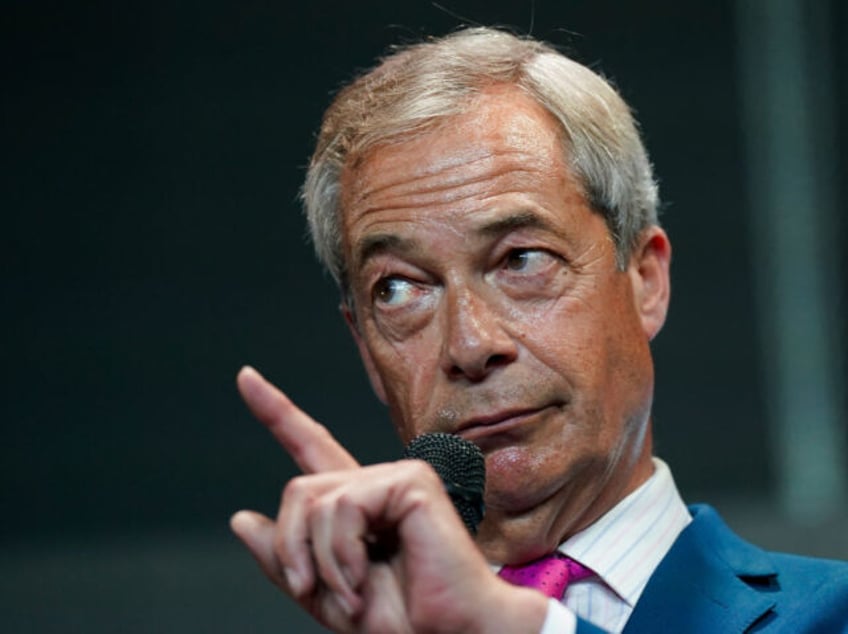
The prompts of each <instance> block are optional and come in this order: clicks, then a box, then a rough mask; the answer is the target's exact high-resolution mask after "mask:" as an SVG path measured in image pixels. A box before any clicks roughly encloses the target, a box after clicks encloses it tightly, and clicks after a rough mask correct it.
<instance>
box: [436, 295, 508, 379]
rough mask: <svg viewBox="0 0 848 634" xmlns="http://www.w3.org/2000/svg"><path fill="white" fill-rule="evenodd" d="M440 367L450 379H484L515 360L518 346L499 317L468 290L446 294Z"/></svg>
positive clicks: (493, 309)
mask: <svg viewBox="0 0 848 634" xmlns="http://www.w3.org/2000/svg"><path fill="white" fill-rule="evenodd" d="M446 299H447V306H446V309H445V323H444V327H445V328H444V341H443V343H442V346H443V349H442V368H443V370H444V372H445V373H446V374H447V375H448V377H449V378H451V379H462V378H464V379H467V380H469V381H472V382H479V381H482V380H484V379H485V378H486V377H487V376H488V375H489V374H491V373H492V372H493V371H494V370H495V369H497V368H499V367H503V366H506V365H509V364H510V363H512V362H513V361H515V360H516V358H517V357H518V346H517V343H516V341H515V340H514V338H513V337H512V336H511V335H510V333H509V332H508V331H507V330H506V329H505V328H504V323H503V322H502V319H503V317H502V316H501V315H499V314H498V312H497V311H496V310H495V307H494V306H492V305H490V303H489V302H488V301H487V299H486V298H484V297H480V296H479V295H477V294H475V293H474V292H473V291H472V290H471V289H467V288H466V289H461V290H455V291H454V292H448V296H447V297H446Z"/></svg>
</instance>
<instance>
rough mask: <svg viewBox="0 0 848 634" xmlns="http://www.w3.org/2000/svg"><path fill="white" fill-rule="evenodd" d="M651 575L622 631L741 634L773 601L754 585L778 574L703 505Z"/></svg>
mask: <svg viewBox="0 0 848 634" xmlns="http://www.w3.org/2000/svg"><path fill="white" fill-rule="evenodd" d="M689 510H690V512H691V513H692V522H691V523H690V524H689V526H687V527H686V528H685V529H684V530H683V532H682V533H681V534H680V536H679V537H678V538H677V541H676V542H675V543H674V545H673V546H672V547H671V550H670V551H669V552H668V554H667V555H666V556H665V558H664V559H663V560H662V562H661V563H660V565H659V566H658V567H657V569H656V570H655V571H654V574H653V575H652V576H651V579H650V580H649V581H648V585H647V586H646V587H645V590H644V592H643V593H642V596H641V598H640V599H639V601H638V603H637V604H636V608H635V609H634V611H633V614H631V615H630V618H629V619H628V621H627V626H626V627H625V628H624V632H625V634H627V633H629V632H653V631H662V630H661V628H662V629H664V630H666V631H670V632H705V631H706V632H730V633H732V632H744V631H746V630H747V629H748V628H749V627H750V626H751V625H752V624H753V623H755V622H756V621H757V620H759V619H760V618H761V617H762V616H763V615H764V614H765V613H767V612H768V611H769V610H770V609H771V608H772V607H773V606H774V601H773V600H771V599H770V598H769V597H768V596H766V595H764V594H762V593H761V592H759V591H758V590H756V589H755V588H754V587H753V586H756V585H759V586H760V587H763V586H765V587H769V586H772V585H773V584H774V578H775V576H776V574H777V571H776V570H775V568H774V566H773V565H772V562H771V560H770V558H769V556H768V555H767V554H766V553H765V552H764V551H762V550H761V549H759V548H757V547H756V546H752V545H751V544H749V543H747V542H745V541H743V540H742V539H740V538H739V537H738V536H736V535H735V534H734V533H733V532H732V531H731V530H730V529H729V528H728V527H727V525H725V523H724V522H723V521H722V520H721V518H719V516H718V514H717V513H716V512H715V510H713V509H712V508H710V507H709V506H705V505H695V506H691V507H689Z"/></svg>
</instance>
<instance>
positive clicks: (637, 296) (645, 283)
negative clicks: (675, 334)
mask: <svg viewBox="0 0 848 634" xmlns="http://www.w3.org/2000/svg"><path fill="white" fill-rule="evenodd" d="M670 264H671V242H669V240H668V236H667V235H666V233H665V231H663V230H662V229H661V228H660V227H656V226H652V227H649V228H647V229H645V231H644V232H643V233H642V236H641V238H640V241H639V246H638V248H637V249H636V250H634V252H633V255H632V256H631V257H630V265H629V268H628V274H629V275H630V281H631V284H632V286H633V300H634V302H635V304H636V312H637V313H638V315H639V318H640V320H641V322H642V330H643V332H644V333H645V335H646V336H647V337H648V339H649V340H651V339H653V338H654V337H655V336H656V335H657V333H658V332H659V331H660V328H662V326H663V324H664V323H665V316H666V313H667V312H668V302H669V299H670V297H671V278H670V276H669V266H670Z"/></svg>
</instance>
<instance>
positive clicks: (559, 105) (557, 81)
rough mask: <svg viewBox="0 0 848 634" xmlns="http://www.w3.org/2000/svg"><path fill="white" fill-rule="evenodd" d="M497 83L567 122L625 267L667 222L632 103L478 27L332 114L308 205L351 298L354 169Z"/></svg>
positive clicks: (410, 60)
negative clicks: (647, 232) (348, 214)
mask: <svg viewBox="0 0 848 634" xmlns="http://www.w3.org/2000/svg"><path fill="white" fill-rule="evenodd" d="M497 84H511V85H514V86H517V87H518V88H520V89H521V90H523V91H525V92H526V94H528V95H529V96H530V97H531V98H533V99H535V100H536V101H537V102H538V103H539V104H540V105H542V106H543V107H544V108H545V109H547V110H548V111H549V112H550V113H551V114H552V115H553V116H554V117H555V118H556V119H557V120H558V121H559V123H560V124H561V126H562V129H563V131H564V133H565V134H564V146H565V147H564V148H563V151H564V153H565V158H566V161H567V164H568V165H569V166H570V167H571V169H572V170H573V172H574V174H575V175H576V177H577V179H578V181H579V182H580V184H581V186H582V187H583V189H584V194H585V196H586V198H587V201H588V203H589V204H590V206H591V207H592V208H593V209H594V210H595V211H596V212H597V213H599V214H601V215H602V216H603V217H604V219H605V221H606V224H607V227H608V228H609V232H610V235H611V236H612V239H613V241H614V243H615V248H616V261H617V264H618V266H619V267H620V268H621V269H622V270H623V269H625V268H626V267H627V263H628V261H629V259H630V255H631V253H632V250H633V248H634V247H635V246H636V244H637V241H638V239H639V235H640V233H641V232H642V230H643V229H645V228H646V227H648V226H651V225H655V224H657V223H658V220H657V205H658V202H657V186H656V183H655V181H654V177H653V173H652V168H651V163H650V161H649V160H648V155H647V152H646V151H645V148H644V146H643V145H642V141H641V139H640V137H639V131H638V129H637V125H636V122H635V121H634V119H633V117H632V115H631V113H630V109H629V108H628V106H627V104H626V103H624V101H623V100H622V98H621V97H620V96H619V95H618V93H617V92H616V91H615V89H614V88H613V87H612V86H610V84H609V83H607V81H606V80H605V79H603V78H602V77H601V76H599V75H597V74H596V73H594V72H593V71H591V70H589V69H588V68H586V67H585V66H583V65H581V64H579V63H577V62H575V61H574V60H571V59H569V58H568V57H566V56H565V55H563V54H561V53H559V52H558V51H557V50H555V49H554V48H552V47H551V46H549V45H547V44H543V43H541V42H538V41H536V40H533V39H530V38H522V37H518V36H515V35H512V34H510V33H507V32H504V31H500V30H496V29H491V28H469V29H464V30H461V31H457V32H456V33H453V34H451V35H448V36H446V37H443V38H438V39H432V40H428V41H426V42H423V43H419V44H414V45H412V46H408V47H405V48H401V49H398V50H396V51H395V52H394V53H392V54H391V55H389V56H388V57H386V58H384V59H383V60H382V61H381V63H380V64H379V65H377V66H376V67H375V68H374V69H372V70H371V71H370V72H368V73H366V74H364V75H362V76H360V77H359V78H358V79H356V80H355V81H353V82H352V83H351V84H349V85H348V86H346V87H345V88H343V89H342V90H341V91H340V92H339V93H338V95H337V96H336V98H335V99H334V100H333V103H332V104H331V105H330V107H329V108H328V109H327V112H326V113H325V114H324V120H323V123H322V125H321V130H320V133H319V136H318V142H317V145H316V148H315V153H314V154H313V155H312V160H311V162H310V164H309V169H308V171H307V174H306V182H305V183H304V186H303V191H302V199H303V203H304V207H305V210H306V217H307V220H308V223H309V231H310V234H311V236H312V241H313V244H314V246H315V251H316V253H317V255H318V259H319V260H320V261H321V262H322V263H323V265H324V266H325V267H326V268H327V270H329V271H330V273H331V275H332V276H333V278H334V279H335V280H336V282H337V283H338V284H339V285H340V287H341V290H342V293H343V294H345V295H346V294H347V292H348V291H349V289H348V287H347V285H348V279H347V267H346V263H345V260H344V253H343V246H342V235H341V224H342V223H341V213H342V210H341V208H340V207H341V192H340V178H341V174H342V170H343V169H344V167H345V166H350V165H352V164H353V163H354V161H356V160H358V159H361V158H362V156H363V154H364V153H365V152H367V151H368V150H370V149H372V148H374V147H375V146H377V145H381V144H387V143H391V142H393V141H398V140H402V139H406V138H410V137H412V136H415V135H419V134H422V133H424V132H427V131H430V130H432V129H434V128H435V127H437V126H438V125H439V124H440V123H443V122H444V121H445V120H446V119H447V118H449V117H451V116H455V115H458V114H461V113H462V112H463V111H464V109H465V108H467V106H468V104H469V103H470V102H471V101H472V99H473V98H474V97H475V96H476V95H478V94H479V93H480V92H481V91H482V90H484V89H486V88H488V87H491V86H493V85H497Z"/></svg>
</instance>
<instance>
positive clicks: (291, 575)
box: [283, 568, 303, 596]
mask: <svg viewBox="0 0 848 634" xmlns="http://www.w3.org/2000/svg"><path fill="white" fill-rule="evenodd" d="M283 575H285V577H286V584H287V585H288V587H289V590H291V591H292V594H293V595H295V596H300V593H301V592H303V579H301V577H300V575H299V574H297V571H295V570H294V569H293V568H283Z"/></svg>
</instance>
